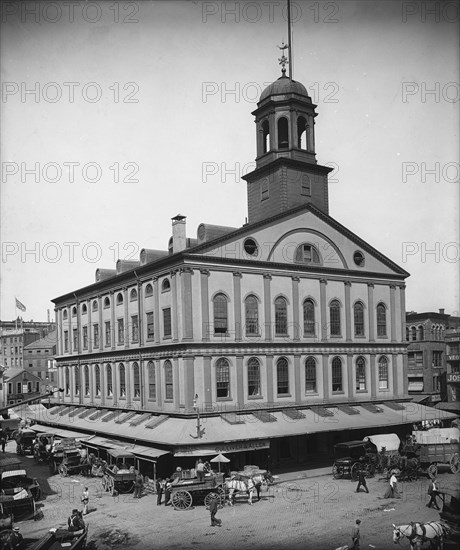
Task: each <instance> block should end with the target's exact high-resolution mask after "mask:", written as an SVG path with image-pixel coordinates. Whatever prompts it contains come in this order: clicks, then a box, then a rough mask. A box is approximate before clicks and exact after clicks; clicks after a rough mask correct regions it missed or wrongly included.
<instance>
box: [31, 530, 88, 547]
mask: <svg viewBox="0 0 460 550" xmlns="http://www.w3.org/2000/svg"><path fill="white" fill-rule="evenodd" d="M87 538H88V526H86V527H85V529H84V530H82V531H81V532H78V533H72V532H69V531H67V530H66V529H51V530H50V531H49V532H48V533H46V535H45V536H44V537H43V538H41V539H40V540H39V541H38V542H36V543H35V544H34V546H32V548H31V550H84V549H85V548H88V547H87V545H86V539H87ZM90 544H91V543H90Z"/></svg>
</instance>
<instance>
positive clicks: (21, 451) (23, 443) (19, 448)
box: [15, 428, 36, 456]
mask: <svg viewBox="0 0 460 550" xmlns="http://www.w3.org/2000/svg"><path fill="white" fill-rule="evenodd" d="M35 437H36V434H35V432H34V431H33V430H30V429H28V428H21V429H20V430H18V431H17V432H16V433H15V439H16V453H17V454H18V455H20V456H25V455H26V454H31V455H33V454H34V444H35Z"/></svg>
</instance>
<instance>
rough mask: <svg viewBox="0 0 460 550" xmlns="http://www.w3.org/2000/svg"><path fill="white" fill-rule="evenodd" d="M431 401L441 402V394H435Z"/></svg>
mask: <svg viewBox="0 0 460 550" xmlns="http://www.w3.org/2000/svg"><path fill="white" fill-rule="evenodd" d="M430 401H441V394H440V393H434V394H433V395H432V396H431V397H430Z"/></svg>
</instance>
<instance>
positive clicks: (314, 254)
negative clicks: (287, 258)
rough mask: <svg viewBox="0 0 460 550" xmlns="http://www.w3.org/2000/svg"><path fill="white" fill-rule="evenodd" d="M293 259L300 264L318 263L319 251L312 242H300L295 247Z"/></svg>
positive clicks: (319, 261)
mask: <svg viewBox="0 0 460 550" xmlns="http://www.w3.org/2000/svg"><path fill="white" fill-rule="evenodd" d="M295 261H296V262H298V263H301V264H320V263H321V260H320V257H319V253H318V251H317V250H316V248H315V247H314V246H313V245H312V244H301V245H300V246H298V247H297V250H296V253H295Z"/></svg>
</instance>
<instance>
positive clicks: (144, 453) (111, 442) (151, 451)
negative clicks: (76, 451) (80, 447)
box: [83, 435, 169, 459]
mask: <svg viewBox="0 0 460 550" xmlns="http://www.w3.org/2000/svg"><path fill="white" fill-rule="evenodd" d="M83 443H84V444H85V446H88V447H95V448H101V447H103V448H104V449H111V450H114V451H115V450H118V451H120V452H123V451H129V452H130V453H133V454H135V455H136V456H137V457H138V458H142V457H145V458H146V459H149V458H158V457H159V456H162V455H166V454H169V451H165V450H163V449H156V448H154V447H146V446H144V445H133V444H132V443H126V442H124V441H116V440H115V439H108V438H106V437H101V436H98V435H93V436H92V437H91V438H90V439H88V440H86V441H84V442H83Z"/></svg>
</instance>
